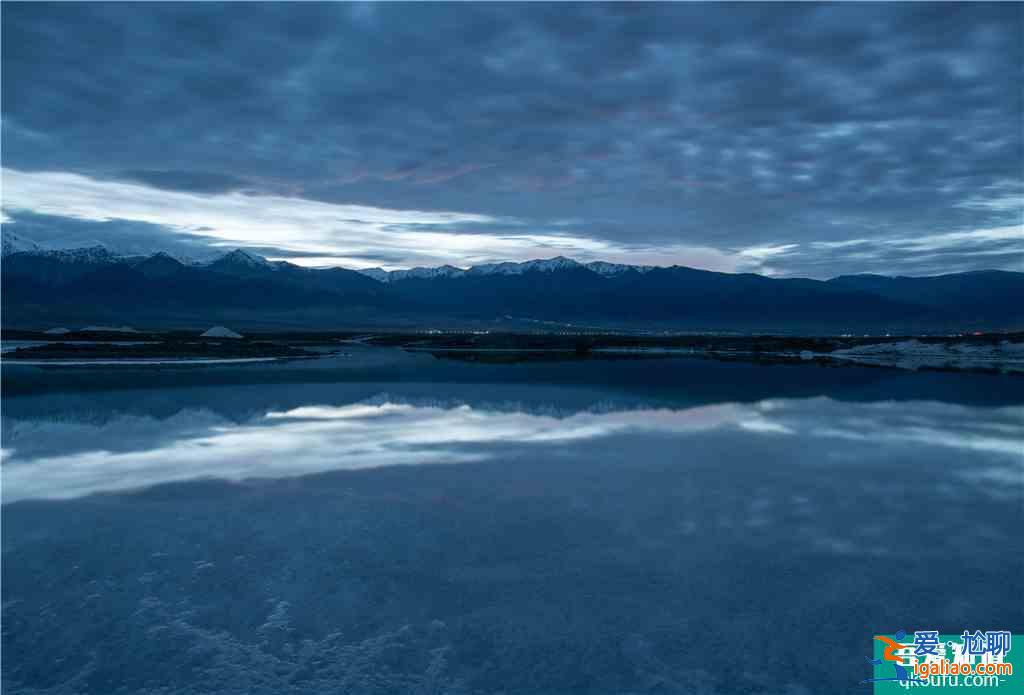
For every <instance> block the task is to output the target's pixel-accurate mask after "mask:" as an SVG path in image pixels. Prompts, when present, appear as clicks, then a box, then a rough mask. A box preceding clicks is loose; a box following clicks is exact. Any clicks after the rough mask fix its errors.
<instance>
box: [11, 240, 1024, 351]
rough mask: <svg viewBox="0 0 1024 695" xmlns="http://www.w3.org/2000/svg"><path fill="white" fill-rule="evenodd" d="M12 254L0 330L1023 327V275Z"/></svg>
mask: <svg viewBox="0 0 1024 695" xmlns="http://www.w3.org/2000/svg"><path fill="white" fill-rule="evenodd" d="M24 241H25V240H20V239H19V242H20V243H19V244H16V245H15V244H12V245H6V244H5V246H4V249H5V251H7V250H8V249H9V248H10V249H13V250H12V252H10V253H5V255H4V267H3V270H4V272H3V278H2V279H3V291H4V294H3V310H4V323H5V325H12V324H13V323H14V322H18V323H26V322H30V321H31V322H37V321H42V320H44V319H45V320H46V321H50V320H53V321H60V322H62V321H65V320H68V319H70V318H75V319H78V318H81V317H83V316H89V317H90V320H95V321H110V320H121V321H122V322H123V321H124V320H131V321H133V322H135V323H139V322H140V321H143V322H144V321H146V320H156V319H157V318H159V319H160V320H167V321H192V320H200V319H201V320H202V321H219V322H224V321H236V322H237V321H238V320H251V321H253V322H256V323H259V322H260V321H265V322H269V323H277V322H285V321H287V322H289V323H294V324H296V325H310V326H312V325H317V326H322V325H336V324H339V323H341V324H353V323H358V324H359V325H363V324H366V325H379V324H382V323H383V324H398V323H400V324H401V325H425V324H429V325H434V324H438V323H440V324H442V325H449V324H465V323H474V324H479V323H480V322H484V323H490V324H494V322H495V321H497V322H499V323H501V321H502V320H504V319H503V317H510V316H515V317H521V320H524V321H541V322H544V323H553V324H580V323H584V324H588V325H651V326H670V327H685V328H690V327H700V328H704V327H707V328H715V329H722V328H724V329H733V328H736V329H740V330H748V329H749V330H752V329H768V328H774V327H782V328H790V327H793V328H795V329H801V330H816V331H817V330H839V331H843V332H846V331H848V330H859V327H873V329H874V328H886V329H888V328H891V329H893V330H898V329H899V327H903V326H905V327H912V326H931V327H942V328H946V327H949V328H951V329H952V328H957V327H967V328H970V327H981V328H985V329H989V328H996V329H1014V328H1020V327H1021V326H1022V325H1024V308H1022V307H1024V273H1015V272H1013V271H974V272H970V273H954V274H949V275H940V276H930V277H921V278H914V277H901V276H895V277H889V276H882V275H872V274H859V275H844V276H838V277H836V278H832V279H830V280H814V279H809V278H773V277H768V276H762V275H758V274H756V273H721V272H716V271H708V270H700V269H696V268H688V267H686V266H678V265H676V266H631V265H627V264H612V263H605V262H603V261H594V262H590V263H580V262H578V261H576V260H574V259H571V258H566V257H564V256H556V257H554V258H548V259H537V260H531V261H525V262H519V263H517V262H511V261H509V262H503V263H489V264H483V265H478V266H474V267H472V268H469V269H462V268H456V267H455V266H450V265H446V266H439V267H437V268H422V267H421V268H411V269H408V270H398V271H384V270H383V269H379V268H378V269H365V268H364V269H362V270H350V269H346V268H326V269H314V268H306V267H303V266H299V265H295V264H293V263H289V262H287V261H269V260H267V259H266V258H263V257H262V256H259V255H258V254H255V253H253V252H251V251H246V250H243V249H234V250H230V251H227V252H226V253H224V254H223V255H222V256H220V257H218V258H215V259H213V260H211V261H208V262H205V263H185V262H182V261H181V260H179V259H177V258H175V257H174V256H172V255H170V254H168V253H166V252H157V253H154V254H151V255H149V256H131V257H128V256H118V255H116V254H113V253H111V252H110V251H108V250H107V249H105V248H103V247H89V248H86V249H64V250H43V249H39V248H38V246H35V247H32V246H28V245H27V244H25V243H24ZM29 243H31V242H29ZM22 249H24V250H22ZM370 271H372V272H370ZM122 316H123V317H124V318H123V320H122V318H121V317H122ZM239 317H241V319H240V318H239ZM517 320H518V319H517Z"/></svg>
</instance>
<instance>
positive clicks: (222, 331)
mask: <svg viewBox="0 0 1024 695" xmlns="http://www.w3.org/2000/svg"><path fill="white" fill-rule="evenodd" d="M200 337H202V338H241V337H242V336H241V335H240V334H238V333H235V332H234V331H233V330H231V329H230V328H225V327H224V326H214V327H213V328H211V329H210V330H208V331H206V333H203V334H202V336H200Z"/></svg>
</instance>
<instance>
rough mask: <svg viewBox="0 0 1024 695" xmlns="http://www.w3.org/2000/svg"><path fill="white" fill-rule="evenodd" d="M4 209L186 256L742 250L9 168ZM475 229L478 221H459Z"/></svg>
mask: <svg viewBox="0 0 1024 695" xmlns="http://www.w3.org/2000/svg"><path fill="white" fill-rule="evenodd" d="M3 188H4V210H5V212H6V214H7V215H8V217H9V218H10V222H9V224H14V225H17V229H18V230H19V233H22V234H23V235H25V236H27V237H29V238H32V239H33V240H37V241H42V242H43V243H44V244H47V245H51V246H80V245H88V244H93V243H102V244H105V245H107V246H110V247H111V248H114V249H118V250H122V251H125V252H133V253H138V252H143V251H150V252H151V251H153V250H156V249H167V248H168V247H169V246H174V247H175V248H176V249H178V250H183V251H184V252H185V255H202V254H203V253H204V252H205V253H206V254H208V253H209V252H210V250H211V247H215V248H223V247H235V246H245V247H250V248H253V249H255V250H258V251H260V252H262V253H265V254H267V255H268V256H270V257H273V258H287V259H288V260H290V261H291V262H293V263H297V264H300V265H310V266H314V265H315V266H321V265H344V266H349V267H362V266H364V265H367V264H377V263H380V264H382V265H385V266H397V267H409V266H412V265H424V264H426V265H434V264H442V263H451V264H453V265H461V266H470V265H473V264H477V263H483V262H488V261H493V260H497V259H501V260H508V259H511V260H527V259H531V258H536V257H537V256H538V254H541V255H548V256H555V255H560V254H561V255H570V256H573V257H576V258H579V259H581V260H598V259H605V260H612V261H619V262H632V263H647V262H653V261H659V262H662V263H679V264H685V265H692V266H697V267H706V268H709V269H714V270H735V269H737V268H738V267H739V266H740V265H741V264H742V262H743V255H742V254H730V253H726V252H723V251H718V250H716V249H711V248H701V247H689V246H683V245H669V246H659V247H657V248H644V247H630V246H628V245H625V244H615V243H611V242H608V241H603V240H600V239H595V238H590V237H587V236H584V235H579V234H573V233H572V232H566V231H564V229H561V228H557V227H556V226H553V229H552V231H528V230H527V228H526V226H525V225H524V223H523V221H521V220H517V219H514V218H508V219H502V218H494V217H490V216H487V215H479V214H473V213H462V212H450V211H423V210H390V209H384V208H376V207H369V206H361V205H340V204H332V203H324V202H319V201H312V200H305V199H301V198H289V197H283V196H271V195H248V194H244V193H240V192H237V191H232V192H224V193H216V194H206V193H204V194H199V193H195V192H184V191H168V190H163V189H159V188H151V187H147V186H141V185H138V184H131V183H121V182H116V181H97V180H94V179H90V178H87V177H84V176H79V175H77V174H66V173H25V172H20V171H16V170H13V169H4V170H3ZM464 227H470V228H471V229H472V231H466V230H464V229H462V228H464Z"/></svg>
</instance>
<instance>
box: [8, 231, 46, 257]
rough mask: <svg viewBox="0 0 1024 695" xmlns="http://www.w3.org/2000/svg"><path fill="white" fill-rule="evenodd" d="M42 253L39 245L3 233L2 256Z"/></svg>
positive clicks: (11, 234)
mask: <svg viewBox="0 0 1024 695" xmlns="http://www.w3.org/2000/svg"><path fill="white" fill-rule="evenodd" d="M39 251H42V249H41V248H40V247H39V244H37V243H35V242H34V241H29V240H28V239H25V238H23V237H20V236H18V235H17V234H13V233H11V232H8V231H4V233H3V255H4V256H10V255H11V254H12V253H38V252H39Z"/></svg>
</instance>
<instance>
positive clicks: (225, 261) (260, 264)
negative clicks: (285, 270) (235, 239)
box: [206, 249, 279, 270]
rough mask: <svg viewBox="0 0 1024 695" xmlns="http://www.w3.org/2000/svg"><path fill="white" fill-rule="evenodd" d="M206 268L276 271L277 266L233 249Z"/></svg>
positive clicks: (252, 254)
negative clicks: (219, 267)
mask: <svg viewBox="0 0 1024 695" xmlns="http://www.w3.org/2000/svg"><path fill="white" fill-rule="evenodd" d="M206 265H207V266H211V267H213V266H221V267H229V266H231V267H235V268H248V269H254V270H255V269H265V270H277V269H278V267H279V264H277V263H271V262H270V261H268V260H267V259H266V258H264V257H263V256H258V255H256V254H255V253H252V252H250V251H246V250H244V249H235V250H234V251H229V252H228V253H226V254H224V255H223V256H221V257H220V258H216V259H214V260H212V261H210V262H209V263H206Z"/></svg>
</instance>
